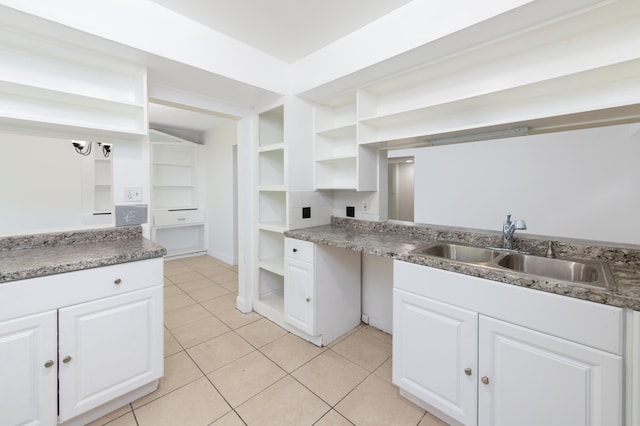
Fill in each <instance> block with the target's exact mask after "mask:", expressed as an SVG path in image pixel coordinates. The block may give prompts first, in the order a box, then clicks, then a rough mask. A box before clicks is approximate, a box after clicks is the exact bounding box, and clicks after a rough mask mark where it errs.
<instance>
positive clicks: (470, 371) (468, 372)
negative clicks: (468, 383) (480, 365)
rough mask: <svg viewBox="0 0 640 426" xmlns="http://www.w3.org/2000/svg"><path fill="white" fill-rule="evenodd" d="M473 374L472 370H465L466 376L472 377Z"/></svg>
mask: <svg viewBox="0 0 640 426" xmlns="http://www.w3.org/2000/svg"><path fill="white" fill-rule="evenodd" d="M472 373H473V370H472V369H470V368H465V369H464V374H466V375H467V376H470V375H471V374H472Z"/></svg>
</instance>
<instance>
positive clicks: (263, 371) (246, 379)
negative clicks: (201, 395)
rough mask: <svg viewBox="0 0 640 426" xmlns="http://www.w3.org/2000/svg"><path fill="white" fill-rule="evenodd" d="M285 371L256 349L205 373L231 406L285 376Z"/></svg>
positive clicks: (236, 404)
mask: <svg viewBox="0 0 640 426" xmlns="http://www.w3.org/2000/svg"><path fill="white" fill-rule="evenodd" d="M285 374H286V373H285V372H284V371H283V370H282V369H281V368H280V367H278V366H277V365H276V364H274V363H273V362H272V361H270V360H269V359H268V358H267V357H265V356H264V355H262V354H261V353H260V352H258V351H254V352H251V353H250V354H249V355H246V356H244V357H242V358H240V359H238V360H236V361H234V362H232V363H231V364H227V365H225V366H224V367H222V368H219V369H217V370H216V371H214V372H213V373H210V374H208V375H207V377H208V378H209V379H210V380H211V382H212V383H213V384H214V385H215V387H216V388H217V389H218V390H219V391H220V393H221V394H222V395H224V398H225V399H226V400H227V402H229V404H231V406H232V407H237V406H238V405H240V404H242V403H243V402H245V401H246V400H248V399H249V398H251V397H252V396H254V395H256V394H258V393H259V392H261V391H262V390H264V389H266V388H267V387H269V386H271V385H272V384H273V383H275V382H276V381H278V380H279V379H281V378H282V377H284V376H285Z"/></svg>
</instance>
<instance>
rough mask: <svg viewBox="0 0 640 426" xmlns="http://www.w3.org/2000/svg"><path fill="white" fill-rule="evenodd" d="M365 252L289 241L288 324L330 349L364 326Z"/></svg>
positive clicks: (286, 272) (286, 274) (286, 277)
mask: <svg viewBox="0 0 640 426" xmlns="http://www.w3.org/2000/svg"><path fill="white" fill-rule="evenodd" d="M360 264H361V262H360V253H358V252H354V251H351V250H347V249H339V248H335V247H330V246H324V245H316V244H313V243H311V242H308V241H302V240H296V239H292V238H285V258H284V325H285V327H286V328H287V329H288V330H289V331H291V332H292V333H294V334H297V335H299V336H301V337H303V338H305V339H307V340H309V341H311V342H313V343H315V344H317V345H320V346H322V345H327V344H329V343H331V342H332V341H333V340H335V339H336V338H338V337H340V336H341V335H343V334H345V333H346V332H348V331H349V330H351V329H352V328H353V327H355V326H357V325H358V324H359V323H360V315H361V312H360V298H361V297H360V295H361V292H360V281H361V275H360Z"/></svg>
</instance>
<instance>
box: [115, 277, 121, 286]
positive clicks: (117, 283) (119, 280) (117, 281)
mask: <svg viewBox="0 0 640 426" xmlns="http://www.w3.org/2000/svg"><path fill="white" fill-rule="evenodd" d="M113 283H114V284H115V285H119V284H121V283H122V280H121V279H120V278H116V279H115V281H113Z"/></svg>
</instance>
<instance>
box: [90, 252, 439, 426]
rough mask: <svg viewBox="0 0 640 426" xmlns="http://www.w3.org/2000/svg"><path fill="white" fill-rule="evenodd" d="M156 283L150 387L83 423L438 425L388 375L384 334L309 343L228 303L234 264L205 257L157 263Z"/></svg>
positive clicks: (358, 332)
mask: <svg viewBox="0 0 640 426" xmlns="http://www.w3.org/2000/svg"><path fill="white" fill-rule="evenodd" d="M164 290H165V307H164V308H165V321H164V323H165V376H164V377H163V378H162V379H161V381H160V386H159V388H158V390H157V391H155V392H153V393H152V394H150V395H147V396H145V397H143V398H141V399H139V400H137V401H134V402H133V403H132V404H128V405H126V406H125V407H122V408H121V409H119V410H116V411H114V412H113V413H111V414H109V415H107V416H105V417H103V418H101V419H98V420H96V421H95V422H93V423H91V426H95V425H107V424H108V425H109V426H134V425H140V426H142V425H153V426H162V425H168V426H174V425H175V426H187V425H194V426H205V425H215V426H227V425H229V426H232V425H245V424H246V425H260V426H264V425H278V426H285V425H295V426H303V425H351V424H354V425H367V426H368V425H385V426H386V425H419V426H443V425H445V423H443V422H441V421H439V420H438V419H436V418H435V417H433V416H431V415H430V414H429V413H426V412H425V411H424V410H423V409H421V408H419V407H417V406H416V405H414V404H412V403H411V402H409V401H407V400H406V399H404V398H402V397H401V396H399V395H398V388H397V387H396V386H394V385H393V384H391V336H390V335H388V334H385V333H383V332H381V331H378V330H376V329H374V328H370V327H367V326H364V325H362V326H360V327H357V328H356V329H354V330H353V331H352V332H351V333H349V334H348V335H347V336H345V337H343V338H342V339H340V340H338V341H337V342H335V343H333V344H331V345H329V347H328V348H327V347H324V348H319V347H317V346H314V345H312V344H310V343H308V342H306V341H304V340H302V339H300V338H298V337H297V336H295V335H293V334H291V333H289V332H287V331H286V330H284V329H282V328H280V327H279V326H277V325H276V324H274V323H272V322H271V321H269V320H268V319H266V318H263V317H262V316H260V315H258V314H256V313H255V312H252V313H249V314H242V313H241V312H240V311H238V310H237V309H235V299H236V296H237V292H238V273H237V269H236V268H235V267H231V266H229V265H226V264H224V263H222V262H220V261H218V260H216V259H214V258H212V257H209V256H198V257H190V258H185V259H179V260H171V261H167V262H165V288H164Z"/></svg>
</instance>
